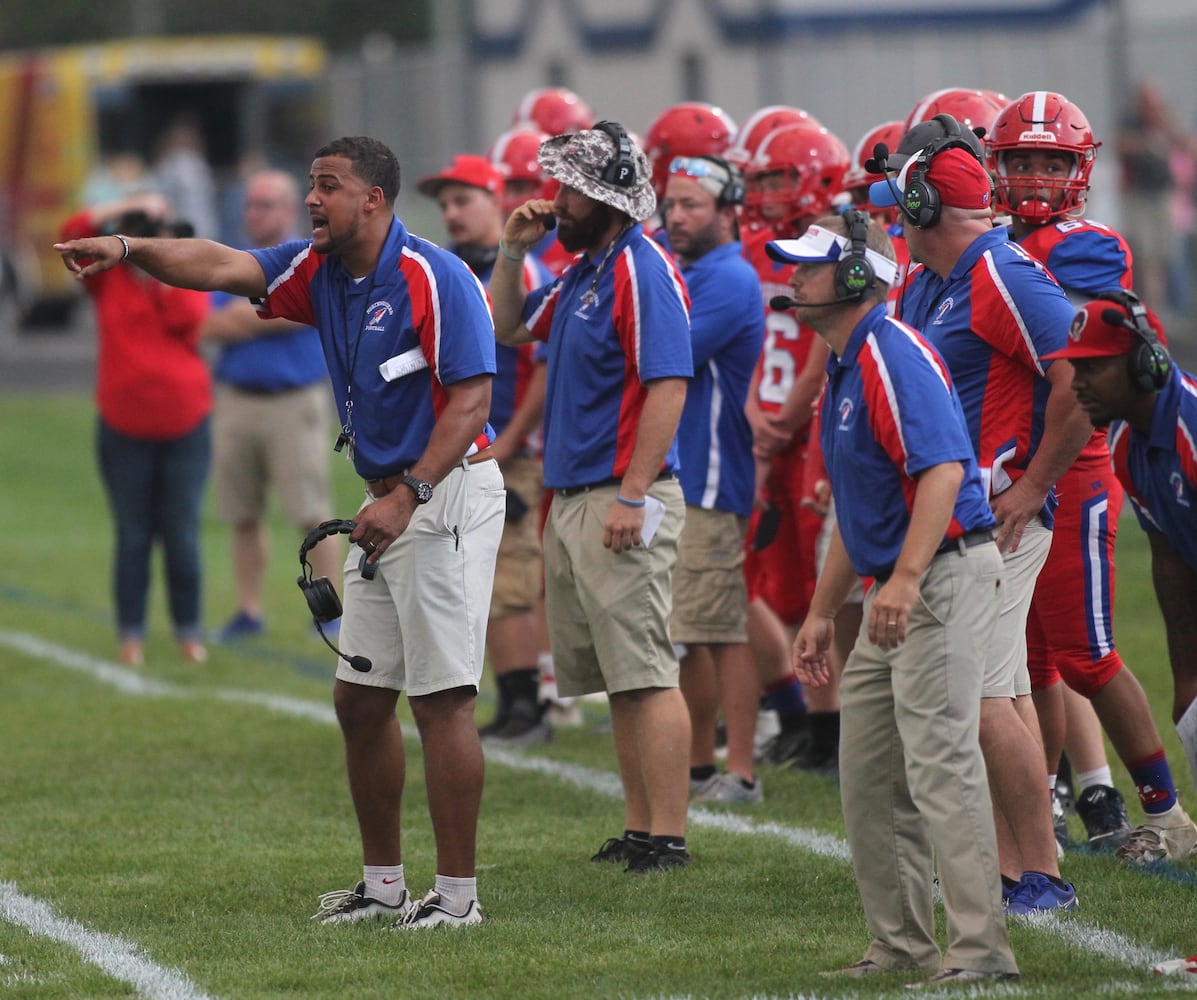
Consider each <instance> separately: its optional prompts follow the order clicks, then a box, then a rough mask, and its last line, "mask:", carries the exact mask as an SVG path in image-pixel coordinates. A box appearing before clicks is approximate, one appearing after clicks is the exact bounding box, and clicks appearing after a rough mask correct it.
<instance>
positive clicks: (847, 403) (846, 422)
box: [839, 396, 856, 431]
mask: <svg viewBox="0 0 1197 1000" xmlns="http://www.w3.org/2000/svg"><path fill="white" fill-rule="evenodd" d="M855 416H856V404H855V403H853V402H852V400H851V399H849V398H848V397H847V396H845V397H844V398H843V399H841V400H840V425H839V429H840V430H841V431H846V430H848V429H849V428H850V427H851V426H852V418H853V417H855Z"/></svg>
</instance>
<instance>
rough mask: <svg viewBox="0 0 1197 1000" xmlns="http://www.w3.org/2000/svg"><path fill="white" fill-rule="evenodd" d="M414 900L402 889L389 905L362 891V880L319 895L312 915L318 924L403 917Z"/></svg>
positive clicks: (363, 884) (363, 885) (364, 885)
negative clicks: (350, 887) (346, 887)
mask: <svg viewBox="0 0 1197 1000" xmlns="http://www.w3.org/2000/svg"><path fill="white" fill-rule="evenodd" d="M414 905H415V904H414V903H413V902H412V898H411V893H409V892H408V891H407V890H406V889H404V890H403V895H402V896H400V897H399V902H398V903H396V904H395V905H394V906H392V905H391V904H389V903H384V902H382V901H381V900H378V899H374V898H373V897H372V896H367V895H366V883H365V882H359V883H358V884H357V885H356V886H354V887H353V888H352V889H334V890H333V891H332V892H326V893H324V894H323V895H322V896H321V897H320V909H318V910H317V911H316V912H315V913H313V914H312V919H313V920H315V921H317V922H319V923H322V924H352V923H357V922H358V921H359V920H373V919H375V918H378V917H389V918H391V919H392V920H393V919H395V918H396V917H398V918H399V919H403V917H405V916H406V915H407V913H408V912H409V911H410V910H411V909H412V907H413V906H414Z"/></svg>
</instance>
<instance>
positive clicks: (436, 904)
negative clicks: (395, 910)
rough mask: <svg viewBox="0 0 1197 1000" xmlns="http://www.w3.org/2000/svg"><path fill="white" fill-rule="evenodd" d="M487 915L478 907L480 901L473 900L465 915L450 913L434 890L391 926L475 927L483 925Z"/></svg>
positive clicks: (396, 928) (393, 928)
mask: <svg viewBox="0 0 1197 1000" xmlns="http://www.w3.org/2000/svg"><path fill="white" fill-rule="evenodd" d="M485 919H486V914H485V913H483V912H482V907H481V906H479V905H478V900H476V899H471V900H470V905H469V906H467V907H466V910H465V913H450V912H449V911H448V910H446V909H445V907H444V906H443V905H442V904H441V895H440V893H439V892H436V891H435V890H433V891H432V892H430V893H429V894H428V895H427V896H425V897H424V898H423V899H421V900H420V901H419V902H418V903H413V904H412V905H411V907H410V908H409V909H408V911H407V913H405V914H404V915H403V916H402V917H400V918H399V919H398V920H396V921H395V922H394V923H393V924H391V930H393V931H398V930H404V931H405V930H410V929H411V928H416V927H418V928H424V927H473V926H475V925H476V924H480V923H482V921H484V920H485Z"/></svg>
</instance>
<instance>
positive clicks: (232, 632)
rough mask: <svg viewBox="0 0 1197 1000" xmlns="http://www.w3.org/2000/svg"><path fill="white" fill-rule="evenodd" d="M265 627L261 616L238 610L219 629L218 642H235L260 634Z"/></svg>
mask: <svg viewBox="0 0 1197 1000" xmlns="http://www.w3.org/2000/svg"><path fill="white" fill-rule="evenodd" d="M265 627H266V623H265V622H264V621H263V620H262V619H261V618H255V617H254V616H253V615H251V614H249V613H247V612H245V611H238V612H237V613H236V614H235V615H233V617H232V618H230V619H229V620H228V623H227V624H226V625H225V627H224V628H222V629H221V630H220V635H219V636H218V637H217V638H218V641H220V642H237V641H239V640H241V639H249V638H252V637H253V636H255V635H259V634H261V632H262V629H264V628H265Z"/></svg>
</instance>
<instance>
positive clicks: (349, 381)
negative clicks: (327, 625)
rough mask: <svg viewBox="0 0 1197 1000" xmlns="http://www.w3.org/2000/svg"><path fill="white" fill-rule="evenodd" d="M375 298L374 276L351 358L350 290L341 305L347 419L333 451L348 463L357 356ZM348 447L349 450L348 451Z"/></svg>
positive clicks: (351, 445)
mask: <svg viewBox="0 0 1197 1000" xmlns="http://www.w3.org/2000/svg"><path fill="white" fill-rule="evenodd" d="M373 297H374V274H373V273H371V275H370V284H369V285H368V286H367V288H366V296H365V299H364V300H363V302H362V314H361V317H360V319H359V320H358V324H357V336H356V337H354V339H353V355H352V357H351V356H350V353H349V351H350V345H349V289H348V288H346V290H345V292H344V296H343V301H342V303H341V317H342V319H344V320H345V323H344V326H343V327H342V332H343V335H344V336H343V338H342V342H343V346H344V348H345V350H344V353H343V355H342V357H341V359H340V360H341V361H343V362H344V365H345V419H344V421H343V422H342V423H341V433H340V434H339V435H338V437H337V443H336V444H334V445H333V451H338V452H339V451H345V458H346V460H347V461H350V462H352V461H353V453H354V428H353V373H354V371H355V370H356V369H357V356H358V354H359V353H360V352H361V349H362V336H363V334H364V333H365V329H366V319H367V314H368V313H369V311H370V300H371V299H372V298H373ZM333 349H334V350H335V349H336V343H335V341H334V343H333ZM346 445H348V446H349V447H348V449H347V450H346V447H345V446H346Z"/></svg>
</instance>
